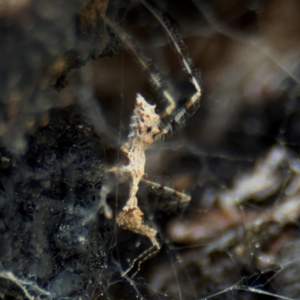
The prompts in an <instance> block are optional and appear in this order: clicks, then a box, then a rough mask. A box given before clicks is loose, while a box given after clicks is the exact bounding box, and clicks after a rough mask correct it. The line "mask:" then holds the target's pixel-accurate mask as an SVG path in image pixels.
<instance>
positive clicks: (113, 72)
mask: <svg viewBox="0 0 300 300" xmlns="http://www.w3.org/2000/svg"><path fill="white" fill-rule="evenodd" d="M151 4H152V5H153V6H154V7H155V8H156V10H157V11H160V12H161V13H162V14H163V16H164V17H166V18H167V19H168V20H169V21H170V23H171V25H170V26H171V28H174V30H173V32H174V35H176V37H177V39H178V40H179V37H178V36H177V35H178V34H179V35H180V36H181V37H182V38H183V40H184V44H185V45H186V49H185V50H186V52H187V53H188V57H189V58H190V59H191V61H192V62H193V65H194V68H195V70H199V71H200V75H199V76H200V79H201V82H202V86H203V91H204V93H203V97H202V99H201V105H200V108H199V109H198V110H197V111H196V112H195V114H193V115H192V116H191V117H190V118H186V120H185V124H182V126H181V128H179V129H178V130H177V131H174V132H173V133H172V134H170V135H169V136H168V137H166V138H165V139H164V141H160V142H158V143H156V144H155V145H153V146H152V148H151V149H150V150H149V151H147V153H146V155H147V162H146V173H147V175H148V178H149V179H150V180H152V181H155V182H158V183H162V184H165V185H168V186H171V187H173V188H175V189H178V190H180V191H182V190H183V191H186V192H187V193H190V194H191V195H192V200H191V203H190V204H189V205H188V206H185V207H183V205H181V204H180V199H174V196H170V195H167V194H166V193H164V192H162V191H159V190H158V191H157V190H153V189H152V188H151V187H147V186H146V185H143V184H140V189H139V194H138V198H139V202H140V206H141V208H142V211H143V212H144V213H145V220H146V222H147V223H150V224H153V225H154V226H155V227H156V228H157V229H158V231H159V235H158V239H159V241H160V243H161V245H162V250H161V251H160V252H159V253H158V255H156V256H155V257H154V258H150V259H149V260H148V261H146V262H145V263H144V264H142V267H141V271H140V272H139V273H138V274H137V276H136V277H135V278H134V279H133V281H131V280H130V273H129V278H121V277H120V273H121V268H122V269H123V270H124V269H126V268H128V266H130V262H131V261H132V260H134V258H136V257H137V256H138V255H139V254H140V253H142V252H143V251H144V250H145V249H147V248H148V247H149V246H150V244H149V241H148V240H147V239H146V238H144V237H142V236H138V235H134V234H132V233H130V232H125V231H122V230H120V229H118V228H116V226H115V224H114V222H113V221H108V220H106V219H105V218H104V217H103V216H102V215H100V214H98V212H96V211H97V203H98V202H97V200H99V199H98V197H99V192H100V190H101V186H102V183H103V176H104V175H105V172H104V171H103V170H104V169H105V168H106V167H108V166H111V165H114V164H115V163H117V161H118V158H119V157H120V156H121V154H120V153H119V152H118V149H119V146H120V145H121V144H122V142H124V141H125V140H126V136H127V130H128V124H129V120H130V116H131V114H132V111H133V109H134V101H135V96H136V94H137V93H141V94H142V95H143V96H144V97H146V99H147V100H148V101H149V102H150V103H153V104H156V105H157V110H158V112H159V111H162V110H163V109H164V107H165V106H166V103H164V101H163V100H162V99H161V97H160V96H159V95H158V94H157V93H155V91H153V90H152V88H151V85H150V83H149V77H148V76H147V72H144V71H143V70H142V69H141V68H140V66H139V64H138V63H137V59H136V58H135V57H134V56H133V55H132V54H131V53H130V52H129V51H128V50H127V47H126V45H122V43H121V42H120V39H119V37H118V36H117V34H115V33H114V32H113V30H111V29H109V28H107V27H106V26H105V25H104V24H103V21H102V18H101V15H103V14H105V15H106V16H107V17H109V18H110V19H111V20H112V21H114V22H115V23H116V24H119V23H120V24H121V25H122V28H123V29H124V30H125V32H126V34H127V35H128V36H130V37H131V40H132V43H133V44H134V45H135V47H136V48H138V49H139V50H140V51H142V52H143V53H144V55H146V56H147V57H148V58H149V65H151V66H154V67H155V68H158V70H159V71H160V73H161V74H162V77H163V78H164V79H165V81H166V83H168V84H169V85H170V86H171V89H172V92H173V93H174V94H175V95H176V96H177V97H176V98H177V99H178V107H180V105H182V103H184V101H186V99H187V98H188V97H189V96H190V95H192V93H193V92H194V90H193V87H192V85H191V84H190V83H189V78H188V76H186V74H185V73H184V71H183V70H182V65H181V64H180V61H179V59H178V54H177V53H176V52H175V51H174V50H173V48H174V47H172V45H170V44H169V41H168V38H167V37H166V35H165V33H164V31H163V30H162V29H161V26H160V24H159V23H158V22H157V20H155V19H154V18H153V16H151V14H150V13H149V12H148V11H147V10H146V9H145V8H144V7H143V6H142V5H141V4H140V3H139V1H131V2H130V1H120V0H119V1H117V0H115V1H113V0H111V1H99V0H98V1H97V0H93V1H71V2H70V1H56V2H51V3H48V2H47V1H41V0H39V1H33V0H32V1H22V2H18V3H16V2H15V1H2V2H1V0H0V30H1V43H0V51H1V58H0V67H1V71H0V78H1V81H0V88H1V94H0V105H1V109H0V134H1V149H0V150H1V160H0V163H1V173H0V174H1V175H0V176H1V178H0V205H1V215H0V230H1V234H2V241H4V242H3V243H2V245H1V247H0V257H1V259H0V262H1V268H0V269H1V271H0V277H1V278H0V292H1V293H0V295H1V297H2V298H3V299H6V298H7V297H12V299H14V298H19V299H24V297H25V298H26V297H27V298H29V299H30V297H32V299H42V297H44V298H43V299H60V298H61V299H62V298H63V297H68V298H69V299H76V297H77V298H78V299H79V298H80V297H81V299H82V298H83V299H122V298H126V299H136V298H145V299H203V298H205V299H227V298H228V299H276V298H278V297H280V296H282V297H287V298H288V299H297V298H299V295H300V286H299V268H300V265H299V261H298V245H299V213H300V204H299V184H300V177H299V159H298V157H299V154H298V149H299V141H298V140H299V131H300V123H299V112H300V105H299V95H298V94H299V76H300V75H299V40H300V39H299V35H300V23H299V16H300V4H299V3H298V1H296V0H274V1H258V0H253V1H250V0H249V1H234V0H232V1H226V3H225V1H200V0H195V1H185V2H182V1H153V2H151ZM177 32H178V34H177ZM126 193H127V187H126V185H125V186H124V187H123V186H120V190H119V192H116V193H113V194H112V195H111V196H110V197H109V199H108V200H109V203H110V204H111V205H112V206H113V207H114V206H115V205H116V203H118V201H122V200H124V199H126ZM133 273H134V271H133ZM26 293H27V294H26ZM34 297H35V298H34ZM39 297H40V298H39ZM68 298H67V299H68ZM64 299H66V298H64Z"/></svg>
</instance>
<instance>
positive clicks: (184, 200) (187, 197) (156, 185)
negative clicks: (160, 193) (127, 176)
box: [141, 178, 191, 203]
mask: <svg viewBox="0 0 300 300" xmlns="http://www.w3.org/2000/svg"><path fill="white" fill-rule="evenodd" d="M141 181H142V182H144V183H146V184H148V185H150V186H151V187H153V188H156V189H163V190H164V191H165V192H167V193H169V194H171V195H174V196H176V197H178V198H179V199H180V200H181V201H180V202H181V203H188V202H190V201H191V196H190V195H187V194H185V193H181V192H178V191H176V190H174V189H172V188H170V187H167V186H163V185H161V184H159V183H156V182H154V181H150V180H147V179H144V178H142V180H141Z"/></svg>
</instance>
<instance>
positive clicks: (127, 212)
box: [99, 0, 201, 276]
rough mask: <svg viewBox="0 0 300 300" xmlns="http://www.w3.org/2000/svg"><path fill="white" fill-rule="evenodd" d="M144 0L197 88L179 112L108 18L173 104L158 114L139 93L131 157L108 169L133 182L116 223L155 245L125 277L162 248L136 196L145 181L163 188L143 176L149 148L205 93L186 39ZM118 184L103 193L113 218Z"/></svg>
mask: <svg viewBox="0 0 300 300" xmlns="http://www.w3.org/2000/svg"><path fill="white" fill-rule="evenodd" d="M140 2H141V3H142V4H143V5H144V6H145V7H146V8H147V9H148V11H150V12H151V13H152V15H153V16H154V17H155V18H156V19H157V20H158V22H159V23H160V24H161V25H162V27H163V28H164V30H165V32H166V34H167V35H168V37H169V39H170V40H171V42H172V44H173V46H174V48H175V50H176V52H177V53H178V54H179V56H180V59H181V61H182V64H183V68H184V71H185V72H186V73H187V74H188V75H189V77H190V80H191V83H192V84H193V86H194V88H195V90H196V91H195V93H194V94H193V95H192V96H191V98H190V99H189V100H188V101H187V102H186V104H185V105H184V106H183V107H180V108H179V109H178V110H177V111H175V107H176V103H177V101H176V100H175V99H174V98H173V97H172V95H171V93H169V91H168V90H167V89H164V88H163V85H162V83H161V80H160V76H159V75H158V74H157V73H153V72H151V71H149V70H150V69H149V66H148V63H147V61H148V60H147V59H146V58H145V57H144V56H143V55H142V54H141V53H140V52H139V51H138V50H137V49H136V48H135V47H134V46H133V44H132V43H131V42H130V40H129V38H128V37H127V36H126V34H125V33H124V32H123V31H122V30H121V29H120V28H118V27H117V26H116V25H115V24H114V23H113V22H111V21H110V20H108V19H106V18H104V20H105V22H106V23H107V25H109V26H110V27H111V28H112V29H113V30H114V31H115V32H116V33H117V34H118V35H119V37H120V39H121V40H122V41H123V43H124V44H125V45H126V46H127V47H128V48H129V50H131V52H133V54H134V55H135V56H136V57H137V58H138V60H139V62H140V64H141V66H142V67H143V68H144V69H146V70H147V71H148V72H149V76H150V78H151V82H152V84H153V85H154V87H155V88H156V89H157V90H161V91H162V95H163V96H164V98H165V99H166V100H167V102H168V103H169V105H168V106H167V108H166V109H165V111H164V112H163V113H162V114H161V115H158V114H157V113H156V112H155V105H150V104H149V103H148V102H147V101H146V100H145V99H144V97H143V96H141V95H140V94H138V95H137V97H136V103H135V109H134V112H133V115H132V117H131V121H130V125H129V127H130V130H129V134H128V141H127V142H126V143H124V144H123V145H122V146H121V151H122V152H123V154H124V155H125V156H126V157H127V160H128V164H126V165H120V166H115V167H113V168H111V169H109V170H107V174H111V175H112V176H113V177H114V178H117V181H118V182H127V183H128V184H129V196H128V200H127V201H126V203H125V205H124V206H123V207H122V209H121V211H120V212H119V213H118V214H117V216H116V217H115V220H116V223H117V224H118V226H119V227H121V228H123V229H126V230H130V231H132V232H134V233H137V234H140V235H143V236H146V237H147V238H148V239H149V240H150V241H151V243H152V246H151V247H150V248H149V249H148V250H146V251H145V252H144V253H142V254H141V255H140V256H139V257H137V258H136V259H135V260H134V261H133V263H132V264H131V267H130V268H128V269H127V270H126V271H125V272H123V273H122V276H125V275H126V274H127V273H128V272H129V271H130V270H131V269H132V268H133V266H134V264H135V263H136V262H137V261H139V263H138V270H137V272H138V271H139V269H140V265H141V263H142V262H143V261H145V260H147V259H148V258H149V257H150V256H153V255H154V254H155V253H157V252H158V251H159V250H160V244H159V242H158V241H157V239H156V234H157V230H156V229H155V228H154V227H151V226H149V225H146V224H144V222H143V218H142V217H143V212H142V211H141V210H140V208H139V206H138V200H137V196H136V195H137V191H138V189H139V187H138V185H139V183H140V182H141V181H143V182H145V183H146V184H149V185H151V186H152V187H156V188H157V187H160V185H159V184H157V183H154V182H151V181H149V180H145V179H143V176H144V175H145V172H144V168H145V162H146V156H145V151H146V150H147V149H148V148H149V146H150V145H152V144H153V143H154V142H155V141H156V140H158V139H160V138H161V137H162V136H164V135H165V134H167V133H168V132H170V130H171V129H172V126H173V124H174V123H175V124H180V123H182V119H183V118H184V117H185V115H186V112H187V111H188V110H189V108H191V107H193V106H194V105H195V104H196V103H197V102H198V101H199V99H200V96H201V87H200V84H199V81H198V79H197V77H196V76H195V75H194V72H193V71H192V67H191V64H190V62H189V59H188V58H187V56H186V55H184V54H183V51H182V49H181V46H180V44H181V43H182V41H181V40H179V39H178V38H176V39H175V38H174V35H173V34H172V32H171V30H170V29H169V27H168V26H167V25H166V23H165V22H163V21H162V18H161V17H160V16H159V14H158V13H157V12H156V11H154V10H153V8H152V7H151V6H149V4H148V3H146V2H145V1H143V0H141V1H140ZM166 116H170V119H171V120H169V122H168V124H166V125H163V122H162V119H163V118H164V117H166ZM108 177H109V176H108ZM114 184H115V183H114V181H113V180H107V181H104V184H103V186H102V190H101V193H100V204H99V209H100V210H101V211H103V213H104V216H105V217H106V218H108V219H110V218H112V217H113V212H112V209H111V208H110V206H109V205H108V203H107V201H106V198H107V195H108V194H109V193H110V192H111V190H112V188H113V187H114ZM163 189H164V190H165V191H166V192H169V193H172V194H174V195H175V196H177V197H178V198H180V199H181V201H182V202H186V203H187V202H189V201H190V196H189V195H186V194H184V193H181V192H178V191H175V190H173V189H171V188H167V187H163ZM135 274H136V273H135Z"/></svg>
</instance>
